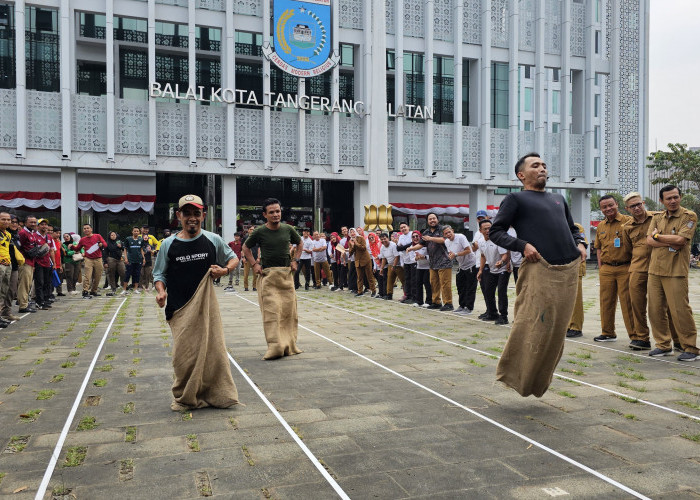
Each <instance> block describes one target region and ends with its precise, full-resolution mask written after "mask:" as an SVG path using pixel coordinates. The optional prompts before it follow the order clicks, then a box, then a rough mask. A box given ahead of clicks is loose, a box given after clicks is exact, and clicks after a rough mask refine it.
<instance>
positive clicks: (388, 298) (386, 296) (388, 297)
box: [384, 295, 394, 300]
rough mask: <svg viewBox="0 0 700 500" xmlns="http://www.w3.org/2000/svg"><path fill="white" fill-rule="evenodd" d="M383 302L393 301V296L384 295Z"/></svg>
mask: <svg viewBox="0 0 700 500" xmlns="http://www.w3.org/2000/svg"><path fill="white" fill-rule="evenodd" d="M384 300H394V296H393V295H385V296H384Z"/></svg>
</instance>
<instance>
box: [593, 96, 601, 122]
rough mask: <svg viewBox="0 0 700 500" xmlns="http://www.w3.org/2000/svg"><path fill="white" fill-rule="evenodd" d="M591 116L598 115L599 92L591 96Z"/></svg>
mask: <svg viewBox="0 0 700 500" xmlns="http://www.w3.org/2000/svg"><path fill="white" fill-rule="evenodd" d="M593 116H595V117H596V118H598V116H600V94H595V95H594V96H593Z"/></svg>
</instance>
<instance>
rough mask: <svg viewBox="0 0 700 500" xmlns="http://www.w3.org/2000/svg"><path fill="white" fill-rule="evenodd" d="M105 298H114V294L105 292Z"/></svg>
mask: <svg viewBox="0 0 700 500" xmlns="http://www.w3.org/2000/svg"><path fill="white" fill-rule="evenodd" d="M105 296H106V297H114V292H107V293H105Z"/></svg>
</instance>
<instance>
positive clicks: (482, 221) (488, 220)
mask: <svg viewBox="0 0 700 500" xmlns="http://www.w3.org/2000/svg"><path fill="white" fill-rule="evenodd" d="M487 222H488V223H489V224H493V222H491V219H484V220H480V221H479V229H481V226H483V225H484V224H486V223H487Z"/></svg>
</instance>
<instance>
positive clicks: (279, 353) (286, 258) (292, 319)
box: [242, 198, 303, 359]
mask: <svg viewBox="0 0 700 500" xmlns="http://www.w3.org/2000/svg"><path fill="white" fill-rule="evenodd" d="M262 210H263V217H265V220H266V221H267V222H265V224H264V225H262V226H260V227H258V228H257V229H256V230H255V231H253V234H251V235H250V236H249V237H248V239H247V240H245V243H244V244H243V250H242V251H243V255H244V256H245V258H246V259H247V260H248V261H249V262H254V261H253V259H252V257H253V254H252V253H251V251H250V248H251V247H252V246H255V245H257V246H258V247H259V248H260V262H257V263H256V264H255V266H254V267H253V272H254V273H256V274H257V275H258V276H259V277H258V303H259V304H260V312H261V313H262V319H263V329H264V330H265V340H267V351H266V352H265V355H264V356H263V359H278V358H281V357H283V356H291V355H292V354H299V353H300V352H303V351H302V350H301V349H299V348H298V347H297V333H298V329H299V316H298V315H297V295H296V290H295V288H294V273H296V270H297V266H298V263H297V260H299V257H300V255H301V250H302V245H301V244H300V243H301V237H300V236H299V233H297V232H296V229H294V228H293V227H292V226H290V225H289V224H283V223H282V222H281V221H282V205H281V204H280V202H279V200H276V199H275V198H268V199H266V200H265V201H263V205H262ZM290 244H293V245H296V250H295V255H294V258H292V256H291V255H290V252H289V245H290Z"/></svg>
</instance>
